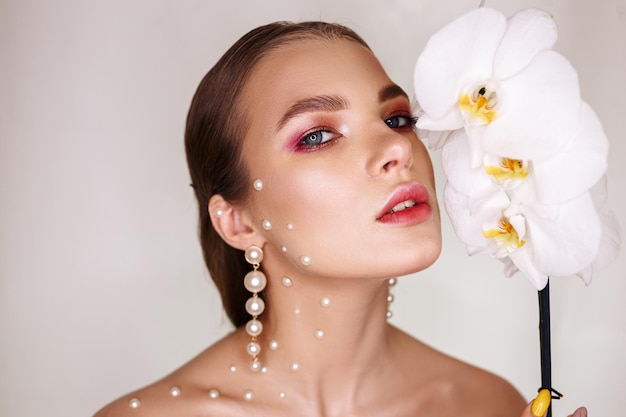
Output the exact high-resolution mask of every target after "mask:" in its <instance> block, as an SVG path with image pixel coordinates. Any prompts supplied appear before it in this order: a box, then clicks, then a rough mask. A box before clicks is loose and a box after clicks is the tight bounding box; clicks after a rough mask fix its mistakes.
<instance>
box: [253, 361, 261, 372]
mask: <svg viewBox="0 0 626 417" xmlns="http://www.w3.org/2000/svg"><path fill="white" fill-rule="evenodd" d="M250 370H251V371H252V372H259V371H260V370H261V364H260V363H259V361H252V362H250Z"/></svg>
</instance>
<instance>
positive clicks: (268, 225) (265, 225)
mask: <svg viewBox="0 0 626 417" xmlns="http://www.w3.org/2000/svg"><path fill="white" fill-rule="evenodd" d="M263 228H264V229H265V230H272V222H270V221H269V220H263Z"/></svg>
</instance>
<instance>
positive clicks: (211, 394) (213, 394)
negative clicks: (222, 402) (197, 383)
mask: <svg viewBox="0 0 626 417" xmlns="http://www.w3.org/2000/svg"><path fill="white" fill-rule="evenodd" d="M219 396H220V392H219V391H218V390H216V389H212V390H210V391H209V397H211V398H213V399H215V398H217V397H219Z"/></svg>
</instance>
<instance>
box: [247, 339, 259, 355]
mask: <svg viewBox="0 0 626 417" xmlns="http://www.w3.org/2000/svg"><path fill="white" fill-rule="evenodd" d="M246 351H247V352H248V354H249V355H250V356H256V355H258V354H259V353H260V352H261V346H260V345H259V344H258V343H257V342H250V343H248V345H247V346H246Z"/></svg>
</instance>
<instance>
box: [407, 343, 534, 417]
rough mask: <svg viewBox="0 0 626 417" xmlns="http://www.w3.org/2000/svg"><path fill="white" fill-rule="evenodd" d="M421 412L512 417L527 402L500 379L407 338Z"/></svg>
mask: <svg viewBox="0 0 626 417" xmlns="http://www.w3.org/2000/svg"><path fill="white" fill-rule="evenodd" d="M407 338H408V339H407V341H406V343H407V344H409V345H411V349H407V352H408V351H411V352H412V354H411V357H412V358H413V359H412V360H411V362H412V367H411V368H413V369H420V370H421V371H422V372H421V377H420V378H418V379H416V381H415V382H416V385H415V387H416V389H417V390H418V392H420V393H421V394H420V395H419V396H418V397H417V398H421V401H420V403H419V406H420V408H421V409H426V410H430V409H431V408H432V409H433V411H434V409H436V410H437V411H436V413H437V415H450V416H458V415H463V416H465V417H472V416H477V417H478V416H480V417H516V416H519V415H520V414H521V412H522V410H523V409H524V407H525V406H526V404H527V402H526V401H525V400H524V398H523V397H522V396H521V395H520V393H519V392H518V391H517V389H515V387H513V385H511V384H510V383H509V382H508V381H506V380H505V379H504V378H502V377H500V376H498V375H495V374H494V373H491V372H489V371H486V370H484V369H480V368H478V367H476V366H473V365H470V364H468V363H466V362H463V361H460V360H458V359H456V358H453V357H451V356H449V355H446V354H444V353H442V352H440V351H438V350H436V349H433V348H431V347H430V346H428V345H425V344H423V343H422V342H420V341H418V340H416V339H414V338H412V337H411V336H408V335H407Z"/></svg>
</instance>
